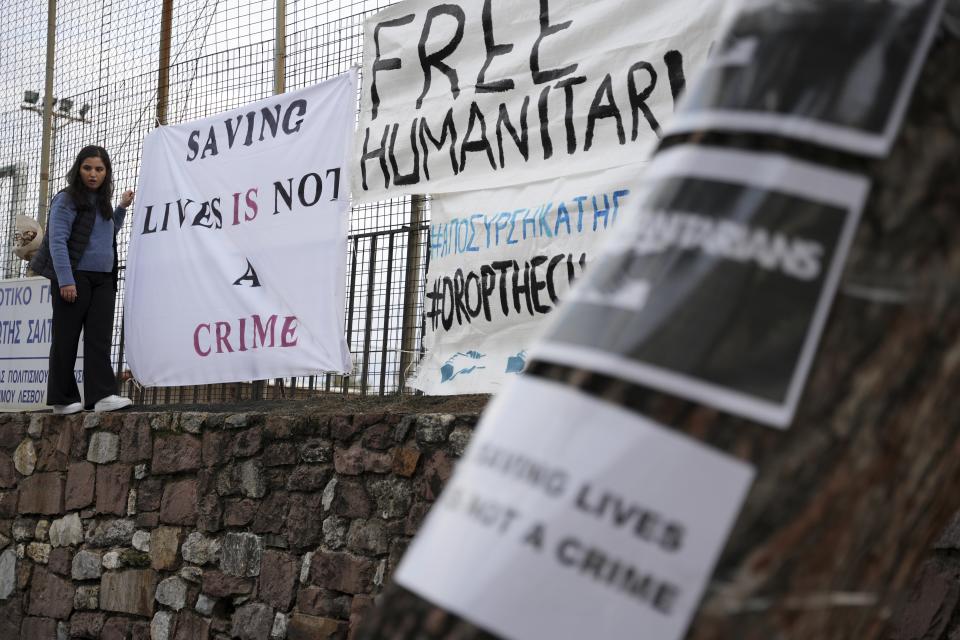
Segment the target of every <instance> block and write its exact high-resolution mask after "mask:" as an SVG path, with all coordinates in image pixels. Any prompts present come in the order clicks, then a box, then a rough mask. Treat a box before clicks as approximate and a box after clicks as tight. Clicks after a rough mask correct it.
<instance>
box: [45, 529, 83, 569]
mask: <svg viewBox="0 0 960 640" xmlns="http://www.w3.org/2000/svg"><path fill="white" fill-rule="evenodd" d="M82 539H83V538H82V537H81V540H82ZM72 560H73V551H71V550H70V549H68V548H66V547H59V548H57V549H53V550H52V551H51V552H50V560H49V561H48V562H47V568H48V569H50V571H53V572H54V573H55V574H57V575H58V576H69V575H70V564H71V561H72Z"/></svg>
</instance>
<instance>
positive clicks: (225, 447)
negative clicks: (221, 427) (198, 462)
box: [201, 431, 233, 467]
mask: <svg viewBox="0 0 960 640" xmlns="http://www.w3.org/2000/svg"><path fill="white" fill-rule="evenodd" d="M232 436H233V434H232V433H228V432H223V431H205V432H204V433H203V443H202V455H201V457H202V459H203V464H204V465H206V466H208V467H212V466H215V465H220V464H223V463H225V462H227V460H229V459H230V458H229V451H230V438H231V437H232Z"/></svg>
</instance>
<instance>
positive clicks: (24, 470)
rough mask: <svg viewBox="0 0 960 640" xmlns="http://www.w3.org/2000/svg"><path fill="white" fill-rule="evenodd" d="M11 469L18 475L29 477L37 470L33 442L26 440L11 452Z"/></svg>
mask: <svg viewBox="0 0 960 640" xmlns="http://www.w3.org/2000/svg"><path fill="white" fill-rule="evenodd" d="M13 467H14V468H15V469H16V470H17V471H19V472H20V475H24V476H29V475H31V474H32V473H33V472H34V470H36V468H37V449H36V447H35V446H34V444H33V440H31V439H29V438H27V439H25V440H24V441H23V442H21V443H20V446H19V447H17V450H16V451H14V452H13Z"/></svg>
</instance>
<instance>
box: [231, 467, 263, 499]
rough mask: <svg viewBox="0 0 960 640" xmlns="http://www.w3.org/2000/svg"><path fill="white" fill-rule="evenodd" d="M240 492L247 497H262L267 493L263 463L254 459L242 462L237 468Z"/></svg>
mask: <svg viewBox="0 0 960 640" xmlns="http://www.w3.org/2000/svg"><path fill="white" fill-rule="evenodd" d="M238 474H239V480H240V492H241V493H242V494H243V495H245V496H247V497H248V498H262V497H263V496H265V495H266V493H267V483H266V481H265V479H264V475H263V464H262V463H261V462H260V461H259V460H256V459H253V460H246V461H244V462H242V463H241V464H240V466H239V469H238Z"/></svg>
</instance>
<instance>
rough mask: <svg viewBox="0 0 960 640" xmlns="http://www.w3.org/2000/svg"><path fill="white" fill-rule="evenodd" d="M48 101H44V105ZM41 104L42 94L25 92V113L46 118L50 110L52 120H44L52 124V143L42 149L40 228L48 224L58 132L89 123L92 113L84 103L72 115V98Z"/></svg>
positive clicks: (55, 98)
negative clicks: (47, 205)
mask: <svg viewBox="0 0 960 640" xmlns="http://www.w3.org/2000/svg"><path fill="white" fill-rule="evenodd" d="M45 102H46V99H45V100H44V103H45ZM38 103H40V93H39V92H38V91H32V90H31V91H24V92H23V102H22V103H21V104H20V108H21V109H23V110H24V111H32V112H34V113H36V114H39V115H40V117H41V118H43V117H44V114H45V111H46V110H47V109H49V113H50V116H51V119H50V120H49V121H48V120H46V119H44V125H45V126H46V123H47V122H49V123H50V138H49V140H50V142H49V147H48V148H46V149H41V158H40V165H41V170H40V203H39V208H38V216H37V221H38V222H39V223H40V226H43V225H44V223H45V222H46V211H47V209H46V200H47V185H48V183H49V168H50V166H52V165H53V164H54V159H55V157H56V148H57V131H58V130H59V129H61V128H62V127H65V126H67V125H68V124H70V123H71V122H83V123H87V122H89V120H87V114H88V113H89V112H90V105H89V104H86V103H84V104H83V106H81V107H80V108H79V109H78V110H77V114H76V115H74V114H73V113H71V111H72V110H73V105H74V101H73V99H72V98H60V99H58V98H57V97H56V96H53V97H51V98H50V100H49V107H48V106H47V105H46V104H43V105H42V106H41V104H38ZM54 106H56V107H57V109H56V111H54V109H53V107H54ZM58 120H60V121H63V123H62V124H59V125H58V124H57V121H58Z"/></svg>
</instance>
